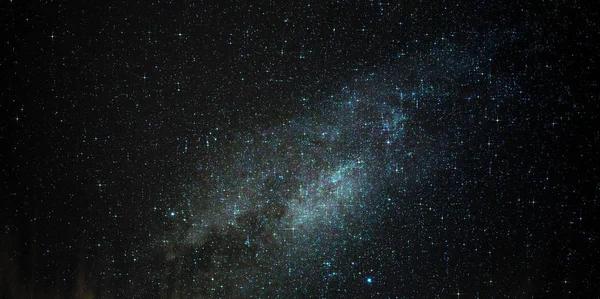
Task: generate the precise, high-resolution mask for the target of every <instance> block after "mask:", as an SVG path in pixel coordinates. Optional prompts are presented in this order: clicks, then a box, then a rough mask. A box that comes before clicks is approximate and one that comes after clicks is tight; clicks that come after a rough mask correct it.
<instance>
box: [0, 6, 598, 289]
mask: <svg viewBox="0 0 600 299" xmlns="http://www.w3.org/2000/svg"><path fill="white" fill-rule="evenodd" d="M534 2H535V3H530V2H525V1H459V2H453V1H426V0H425V1H389V2H386V1H381V2H377V1H353V2H345V1H318V2H317V1H315V2H314V3H310V5H308V2H304V1H282V2H281V3H277V2H275V1H271V2H268V1H239V2H235V1H231V2H229V1H225V2H219V1H204V2H203V1H147V2H146V1H127V2H126V3H120V2H117V1H107V2H101V1H81V2H72V3H69V2H64V1H40V2H37V1H32V2H28V1H12V2H11V1H2V4H1V6H0V12H1V14H0V20H1V21H0V23H1V24H2V29H1V30H2V33H1V35H2V38H1V41H2V50H1V54H0V59H1V60H0V70H1V77H0V92H1V94H0V100H1V102H0V108H1V109H0V113H1V114H2V118H1V120H0V126H1V127H0V130H1V131H0V147H1V152H0V155H1V156H0V162H1V164H2V172H1V182H0V184H1V185H0V190H1V193H0V222H1V223H2V233H1V234H0V236H1V237H0V248H1V254H2V255H1V256H0V298H30V297H31V298H50V297H65V298H70V297H77V298H87V297H86V296H88V297H99V298H113V297H119V296H120V297H122V298H132V297H136V296H138V297H140V298H153V297H156V298H171V297H172V298H175V297H183V298H187V297H192V298H194V297H200V298H203V297H202V296H207V297H221V295H215V294H212V295H211V293H210V292H209V291H206V290H205V291H202V292H199V293H198V292H196V291H195V289H194V290H189V289H187V288H186V287H185V286H181V285H179V284H177V283H176V282H174V280H173V279H171V280H169V279H165V278H164V277H162V276H161V275H160V274H156V273H160V272H161V271H162V270H163V269H164V267H166V266H164V265H165V263H167V262H166V261H165V258H164V257H163V256H162V255H161V254H160V251H159V250H155V251H152V250H148V251H147V252H148V253H147V254H146V255H145V256H144V258H141V261H140V263H138V264H135V265H134V264H131V263H127V262H125V261H121V262H117V263H114V264H109V263H107V260H108V259H107V257H109V256H122V252H128V251H131V250H133V248H140V247H148V246H150V245H149V244H151V243H153V237H151V236H149V235H148V230H149V229H148V227H152V229H151V230H152V231H168V230H177V228H173V227H174V226H177V225H179V224H177V223H172V222H169V221H163V220H162V218H164V217H162V218H161V217H158V216H157V215H156V213H153V209H154V207H156V206H159V207H160V206H161V205H164V204H165V202H171V201H177V200H178V198H181V196H182V195H181V186H182V185H184V184H194V183H197V182H198V181H199V180H202V179H201V178H202V176H203V173H202V171H201V170H199V169H200V167H199V166H198V165H199V164H202V163H204V162H203V161H206V160H208V159H210V158H211V157H213V156H215V155H216V154H215V152H214V151H213V150H212V149H206V148H204V147H202V146H203V145H204V142H205V140H206V138H207V136H212V134H216V133H215V132H218V134H219V140H226V141H224V142H234V139H235V137H236V136H237V134H238V133H240V132H241V133H243V132H248V131H251V132H260V131H262V130H265V129H266V128H269V127H273V126H278V125H280V124H281V123H282V122H285V121H287V120H289V119H293V118H294V117H297V116H298V115H301V113H302V112H301V111H302V109H303V108H302V104H301V103H300V99H301V98H304V97H309V98H310V99H311V101H316V102H318V101H322V100H323V99H327V97H328V95H329V94H330V93H332V90H335V91H339V90H340V89H341V88H342V87H343V86H344V85H346V84H348V82H351V81H352V80H354V79H355V78H357V77H361V76H364V75H365V74H369V73H373V72H375V73H377V72H378V71H380V70H381V69H386V66H388V65H389V64H391V63H393V60H394V59H395V58H396V57H397V55H398V53H399V52H402V53H404V55H407V56H410V57H413V61H419V57H423V61H424V62H423V63H424V64H426V62H425V61H427V59H428V58H426V57H429V55H430V49H432V48H434V45H435V43H436V42H439V40H440V38H441V37H444V36H445V37H447V38H450V37H452V39H451V40H452V43H453V44H457V45H461V46H462V47H463V48H465V49H471V50H473V52H474V53H475V52H477V51H479V50H481V51H483V52H487V53H490V58H492V61H493V62H492V63H491V64H490V65H489V70H490V73H491V75H492V76H498V77H510V78H514V80H515V81H516V82H518V84H519V89H520V92H521V94H522V98H527V99H528V100H527V101H523V100H522V99H514V101H511V100H505V101H504V103H503V105H502V107H501V108H499V110H498V118H500V119H502V120H503V121H504V122H503V123H500V124H501V125H500V126H497V125H496V124H495V123H494V124H489V125H485V124H484V125H482V127H477V126H475V127H470V128H469V131H468V132H469V133H468V134H470V136H471V137H469V140H470V144H469V146H467V147H463V148H462V149H461V153H460V155H459V156H460V157H462V158H461V159H459V160H457V163H458V164H460V165H461V167H460V169H462V171H463V173H462V174H461V177H462V180H463V181H468V182H474V181H478V182H477V183H466V184H463V185H462V187H461V186H459V185H460V182H457V181H452V180H443V179H441V178H443V177H444V176H445V175H446V176H448V177H449V176H450V175H449V174H445V173H439V174H438V177H437V179H436V181H435V182H427V183H424V184H423V185H422V186H420V187H415V188H413V189H412V191H411V192H412V193H411V196H415V197H419V196H422V197H427V196H438V197H440V198H454V199H456V205H457V206H460V207H468V210H469V211H471V213H473V214H476V215H477V216H476V218H475V220H473V221H472V222H469V223H468V224H465V223H464V222H461V221H460V220H456V221H455V222H454V223H453V224H451V225H450V226H449V228H448V229H449V230H452V231H453V232H454V233H450V237H447V239H448V240H449V242H450V243H452V244H454V245H455V246H456V247H451V248H454V249H451V250H450V251H451V252H453V254H455V255H462V256H463V257H464V258H458V259H459V260H462V264H461V265H457V266H456V267H455V268H454V269H455V270H454V271H453V272H452V274H448V275H446V276H443V275H442V276H440V275H438V276H435V275H434V276H428V273H443V271H438V270H439V269H438V270H436V269H435V267H436V266H435V265H431V264H425V265H415V264H412V265H400V264H398V263H394V262H393V261H384V260H382V259H378V258H373V259H371V260H369V261H368V262H366V263H368V264H369V266H365V267H366V268H369V267H370V268H377V269H379V270H378V271H379V272H378V273H380V276H381V275H387V281H388V283H387V284H385V285H383V284H382V285H379V286H376V287H373V286H366V285H365V284H364V283H363V280H362V277H360V278H356V281H359V282H356V281H355V282H353V281H352V280H351V279H349V280H347V281H346V282H344V281H341V282H340V285H341V286H342V288H345V289H347V290H349V291H348V292H347V293H344V292H342V293H335V292H334V293H331V292H324V291H322V290H316V289H309V290H306V291H305V292H303V293H301V294H300V295H298V296H300V297H316V296H322V297H332V298H334V297H354V296H357V297H374V298H387V297H392V298H394V297H396V296H397V297H400V298H402V297H406V298H418V297H421V298H430V297H441V298H446V297H457V296H456V294H457V293H459V292H460V293H463V294H464V297H465V298H476V297H477V296H478V295H479V296H481V298H491V297H495V298H499V297H502V298H505V297H506V298H524V297H527V298H530V297H535V298H543V297H545V298H590V297H593V296H596V294H597V291H598V290H599V288H600V284H599V282H598V278H597V277H598V275H599V273H598V270H597V267H596V266H597V259H598V258H597V256H598V253H599V252H598V251H599V249H598V248H599V247H598V246H599V245H600V244H599V242H598V238H599V237H600V235H599V231H598V230H597V229H596V228H594V226H596V225H597V222H598V220H599V219H598V216H597V212H598V195H599V192H600V185H599V183H600V181H599V173H598V166H599V165H598V162H599V160H598V154H599V152H598V146H599V142H600V133H599V131H598V126H597V123H598V121H599V119H598V116H597V112H598V111H599V110H598V106H599V104H598V102H597V100H598V83H597V76H598V68H597V64H598V53H599V51H600V49H599V47H598V42H597V41H598V25H597V22H598V13H597V9H596V8H594V7H593V6H594V5H592V4H591V3H587V2H584V1H534ZM382 7H383V10H382ZM382 11H383V12H382ZM285 20H287V21H285ZM333 28H336V30H335V31H334V30H333ZM511 35H515V36H518V38H515V39H514V40H512V42H510V43H508V42H506V41H507V39H506V38H499V37H506V36H511ZM417 40H418V42H415V41H417ZM508 40H510V39H508ZM486 47H487V48H490V49H487V50H486V49H485V48H486ZM282 49H283V50H284V52H285V53H284V55H282V54H281V50H282ZM482 49H483V50H482ZM467 55H470V54H467ZM473 55H474V56H473V59H478V58H477V57H475V54H473ZM301 57H302V58H301ZM466 76H467V77H468V75H466ZM144 77H146V78H144ZM242 79H243V80H242ZM465 80H467V81H468V79H465ZM473 88H474V89H476V87H473ZM468 92H471V91H465V93H468ZM313 99H314V100H313ZM311 104H314V105H318V103H311ZM424 105H426V104H424ZM431 105H433V104H431ZM439 105H442V104H439ZM478 107H479V106H477V105H476V104H473V105H472V106H471V107H465V109H475V110H476V109H478ZM431 108H432V109H431V110H429V112H426V113H421V114H419V115H418V116H415V117H414V118H413V119H412V120H411V121H412V124H413V126H415V127H420V128H424V130H429V131H430V134H429V136H436V135H435V132H436V130H441V128H437V127H436V126H441V127H448V126H451V125H450V124H456V123H460V122H461V121H462V120H461V118H460V117H458V118H455V117H453V116H452V115H450V114H449V113H448V110H445V109H446V107H445V106H443V105H442V106H436V107H431ZM434 108H435V109H434ZM423 109H424V110H426V109H427V106H425V107H424V108H423ZM510 120H513V122H512V124H514V125H510V124H511V121H510ZM553 123H554V125H553ZM486 126H487V127H486ZM215 128H219V130H218V131H216V129H215ZM490 130H494V136H495V137H494V139H493V140H492V141H493V143H494V144H495V145H496V147H495V152H494V158H493V159H492V160H493V161H492V162H490V161H489V159H488V160H486V161H482V159H479V158H478V157H483V156H486V152H485V151H486V149H487V147H485V146H484V144H486V143H487V142H488V137H489V135H487V134H488V133H489V132H490ZM410 136H411V135H410V133H407V137H406V140H407V141H406V142H410V140H411V137H410ZM184 140H186V142H187V146H188V147H189V148H198V149H197V150H196V151H193V153H192V151H184V150H183V149H184V146H185V144H184ZM412 140H414V138H413V139H412ZM486 157H487V156H486ZM489 163H492V164H494V165H501V166H500V168H495V169H496V170H495V172H494V174H493V176H492V177H490V176H488V164H489ZM199 178H200V179H199ZM200 184H201V183H200ZM429 186H435V187H429ZM390 189H391V190H390V191H388V193H390V194H393V193H394V192H395V191H394V190H393V187H390ZM436 190H445V191H440V192H437V194H436ZM448 190H454V191H448ZM444 192H446V193H448V194H445V193H444ZM453 192H454V193H453ZM442 193H444V194H442ZM459 198H462V199H459ZM482 198H483V200H482ZM518 198H521V199H522V202H517V199H518ZM444 205H447V208H448V209H454V208H456V209H460V208H459V207H455V205H450V204H447V203H445V204H444ZM403 209H411V207H405V208H403ZM407 213H411V212H410V211H409V212H407ZM414 213H417V212H414ZM418 213H422V211H419V212H418ZM113 214H117V215H119V217H118V218H114V217H113ZM455 214H459V212H456V213H455ZM436 217H437V216H436ZM389 219H395V218H394V216H393V215H392V216H389ZM423 219H426V220H423V221H424V223H423V224H421V227H424V228H423V229H424V230H431V231H436V227H435V224H434V221H433V220H432V219H433V216H432V217H431V219H430V218H427V217H425V218H423ZM427 219H430V220H427ZM390 221H391V220H390ZM428 221H430V222H428ZM406 225H410V224H403V223H401V222H393V221H392V222H391V223H386V224H382V227H381V231H379V233H378V235H377V234H376V235H375V236H374V237H373V239H374V240H375V241H374V244H378V243H377V241H376V240H378V238H379V239H380V240H383V239H385V236H388V235H394V234H405V233H406V232H405V231H403V229H402V228H403V227H404V226H406ZM474 228H477V231H475V229H474ZM479 229H481V231H480V230H479ZM483 229H485V232H484V231H483ZM411 233H413V234H415V235H416V236H415V238H416V239H418V238H419V234H420V232H415V231H411ZM434 234H435V233H434ZM481 239H484V240H485V241H481V242H484V243H485V244H486V245H488V246H489V247H493V248H494V255H493V256H490V257H489V258H487V259H484V258H481V256H480V255H471V254H469V253H466V252H467V251H468V250H471V249H464V248H462V247H461V246H460V244H462V243H464V242H466V243H477V242H480V240H481ZM98 244H101V246H98ZM454 245H453V246H454ZM373 246H374V247H376V246H378V245H373ZM350 250H359V249H352V248H351V249H350ZM405 250H408V251H410V250H411V249H405ZM415 250H416V249H415ZM480 250H484V249H480ZM485 250H487V249H485ZM427 254H431V255H433V256H435V255H436V254H438V253H436V252H435V251H430V252H429V253H426V254H425V253H424V255H427ZM471 256H473V258H469V257H471ZM367 259H368V258H367ZM425 259H426V260H429V259H428V258H425ZM430 259H431V260H434V259H435V258H430ZM405 266H406V267H412V268H413V272H414V273H415V274H413V276H410V275H409V276H403V278H400V274H399V273H405V272H407V270H406V269H404V268H402V267H405ZM400 268H402V269H400ZM490 268H493V270H489V269H490ZM483 269H485V270H483ZM490 271H491V272H490ZM151 272H152V274H150V273H151ZM408 272H410V271H408ZM413 272H411V273H413ZM146 273H148V274H146ZM385 273H388V274H385ZM177 275H185V274H181V273H179V274H177ZM107 276H108V277H110V279H108V278H105V277H107ZM482 276H485V277H482ZM308 277H310V275H308ZM132 279H133V282H131V280H132ZM175 280H176V279H175ZM274 280H277V278H274ZM490 280H491V281H493V283H487V284H486V283H483V281H490ZM157 281H161V282H162V284H161V285H160V286H158V287H157V286H156V282H157ZM471 281H482V283H481V284H471ZM85 284H87V286H86V287H83V286H82V285H85ZM461 285H470V286H471V287H466V289H464V288H461ZM83 289H85V291H82V290H83ZM222 296H223V297H226V295H222ZM248 296H249V295H248ZM261 297H276V296H273V295H264V294H263V295H261ZM462 297H463V296H461V298H462Z"/></svg>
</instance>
